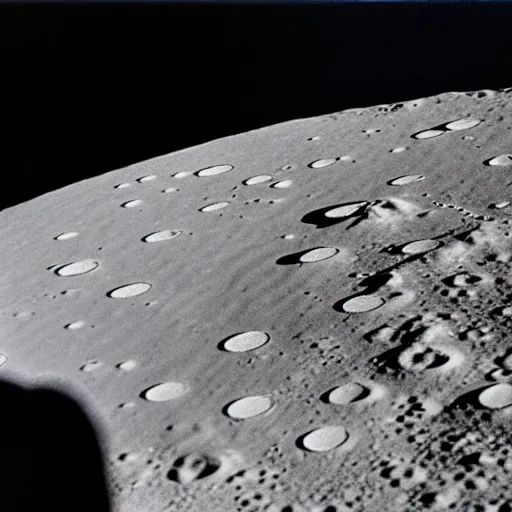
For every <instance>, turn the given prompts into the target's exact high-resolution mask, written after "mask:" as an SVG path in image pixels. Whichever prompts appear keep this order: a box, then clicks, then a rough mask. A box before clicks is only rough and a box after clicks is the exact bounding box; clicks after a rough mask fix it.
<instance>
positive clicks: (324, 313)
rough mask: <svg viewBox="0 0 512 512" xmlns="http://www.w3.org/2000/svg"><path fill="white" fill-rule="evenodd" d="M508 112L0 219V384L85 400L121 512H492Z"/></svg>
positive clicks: (506, 261) (232, 140)
mask: <svg viewBox="0 0 512 512" xmlns="http://www.w3.org/2000/svg"><path fill="white" fill-rule="evenodd" d="M511 108H512V89H502V90H499V91H492V90H484V91H476V92H468V93H462V92H451V93H444V94H440V95H438V96H435V97H428V98H420V99H417V100H414V101H406V102H403V103H397V104H392V105H377V106H372V107H367V108H353V109H349V110H346V111H342V112H337V113H333V114H330V115H322V116H319V117H314V118H309V119H298V120H294V121H290V122H286V123H282V124H277V125H274V126H269V127H267V128H263V129H258V130H254V131H251V132H247V133H242V134H240V135H237V136H232V137H226V138H223V139H219V140H214V141H212V142H208V143H206V144H202V145H199V146H195V147H191V148H188V149H185V150H182V151H177V152H175V153H172V154H168V155H164V156H160V157H157V158H153V159H151V160H148V161H145V162H142V163H138V164H135V165H130V166H128V167H125V168H123V169H119V170H115V171H112V172H109V173H107V174H104V175H101V176H98V177H95V178H93V179H89V180H85V181H81V182H79V183H76V184H74V185H71V186H68V187H65V188H62V189H60V190H56V191H53V192H51V193H49V194H45V195H43V196H40V197H38V198H36V199H33V200H31V201H28V202H26V203H22V204H19V205H17V206H15V207H13V208H9V209H6V210H4V211H2V212H1V213H0V220H1V222H0V226H1V228H0V229H1V236H2V247H3V250H2V251H1V253H0V258H1V265H2V268H3V272H2V274H1V276H0V287H1V294H0V301H1V302H0V314H1V331H0V333H1V338H0V372H1V374H2V375H3V377H5V378H7V379H8V378H13V379H15V380H17V381H18V380H21V381H23V382H28V383H31V384H34V385H37V384H39V383H47V382H52V381H56V382H57V381H58V382H59V383H63V385H65V386H67V388H68V389H69V390H70V391H73V392H75V393H77V394H78V395H80V396H83V397H85V398H86V401H87V404H88V405H89V407H90V410H91V411H94V418H93V419H94V421H95V423H96V424H97V425H98V429H99V431H101V433H102V442H103V449H104V452H105V459H106V461H107V468H108V483H109V488H110V492H111V495H112V501H113V505H114V510H115V511H120V512H135V511H137V512H139V511H144V512H162V511H170V512H173V511H177V512H182V511H187V512H205V511H212V512H221V511H240V512H250V511H269V512H347V511H377V510H383V511H404V512H415V511H424V510H433V511H440V510H456V511H466V512H467V511H486V512H505V511H510V510H512V491H511V489H510V481H511V478H512V448H511V446H512V428H511V427H512V345H511V341H510V330H511V328H512V304H511V301H512V291H511V285H512V207H511V202H510V201H511V190H512V189H510V188H509V187H510V186H511V185H512V116H511ZM4 420H5V421H8V418H4ZM34 423H35V424H34V426H37V421H35V422H34ZM4 442H9V440H4ZM43 470H44V468H43ZM77 499H79V497H77Z"/></svg>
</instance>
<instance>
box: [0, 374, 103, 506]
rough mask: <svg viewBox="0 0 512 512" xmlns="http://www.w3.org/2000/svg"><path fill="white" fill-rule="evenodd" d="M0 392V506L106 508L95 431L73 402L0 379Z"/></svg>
mask: <svg viewBox="0 0 512 512" xmlns="http://www.w3.org/2000/svg"><path fill="white" fill-rule="evenodd" d="M0 396H1V398H0V401H1V403H2V420H1V423H0V439H1V440H2V448H1V456H0V495H1V501H2V504H1V509H2V511H5V512H7V511H9V512H11V511H20V512H21V511H23V512H29V511H33V510H34V511H35V510H52V511H53V512H57V511H64V510H66V511H69V510H73V511H78V510H80V511H81V510H83V511H86V510H87V511H95V512H103V511H105V512H106V511H109V510H110V506H109V498H108V493H107V486H106V481H105V474H104V465H103V459H102V454H101V450H100V446H99V443H98V439H97V436H96V432H95V430H94V428H93V426H92V424H91V422H90V421H89V419H88V418H87V416H86V415H85V413H84V412H83V410H82V408H81V407H80V406H79V405H78V403H77V402H75V401H74V400H73V399H71V398H70V397H69V396H66V395H65V394H63V393H61V392H60V391H57V390H53V389H50V388H32V389H30V388H28V387H27V388H24V387H20V386H17V385H14V384H11V383H9V382H5V381H0Z"/></svg>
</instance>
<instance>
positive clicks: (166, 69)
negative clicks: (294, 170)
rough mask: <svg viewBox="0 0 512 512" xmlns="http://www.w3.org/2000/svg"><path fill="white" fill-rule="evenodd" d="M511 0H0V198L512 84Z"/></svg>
mask: <svg viewBox="0 0 512 512" xmlns="http://www.w3.org/2000/svg"><path fill="white" fill-rule="evenodd" d="M511 27H512V4H509V3H485V4H477V3H474V4H470V3H454V4H447V3H435V4H428V3H424V2H422V3H412V2H403V3H399V2H393V3H381V2H379V3H373V4H371V3H363V4H351V3H348V4H338V5H333V4H331V5H329V4H327V3H322V4H316V5H306V4H300V3H298V4H290V3H286V4H278V3H267V4H265V5H257V4H254V5H250V4H244V5H238V6H237V5H235V4H232V5H226V4H222V5H213V4H196V5H192V4H174V5H173V4H155V3H146V4H142V3H139V4H138V3H125V4H123V3H119V2H116V3H110V4H107V3H103V4H101V3H94V4H91V3H89V4H77V3H68V4H57V3H51V4H46V5H44V4H39V5H35V4H4V5H0V65H1V69H2V72H1V76H0V93H1V95H2V96H1V97H2V102H1V103H2V110H1V114H0V120H1V123H2V124H3V127H4V130H3V132H4V135H3V136H2V145H1V147H2V153H3V159H2V162H1V169H2V176H3V185H2V187H1V190H2V198H1V203H0V208H5V207H8V206H12V205H15V204H17V203H19V202H21V201H26V200H28V199H30V198H32V197H35V196H37V195H40V194H42V193H45V192H48V191H50V190H53V189H55V188H59V187H62V186H65V185H68V184H70V183H73V182H75V181H78V180H81V179H85V178H87V177H91V176H95V175H98V174H102V173H104V172H108V171H110V170H113V169H116V168H120V167H123V166H126V165H129V164H132V163H135V162H138V161H141V160H145V159H148V158H151V157H154V156H158V155H161V154H165V153H169V152H172V151H176V150H179V149H182V148H185V147H188V146H191V145H196V144H200V143H202V142H207V141H209V140H212V139H215V138H219V137H223V136H226V135H232V134H236V133H239V132H242V131H247V130H251V129H254V128H258V127H262V126H266V125H269V124H274V123H278V122H282V121H286V120H289V119H294V118H300V117H309V116H315V115H320V114H325V113H329V112H335V111H340V110H343V109H345V108H351V107H359V106H369V105H372V104H378V103H390V102H398V101H403V100H407V99H414V98H418V97H422V96H426V95H433V94H438V93H442V92H447V91H454V90H459V91H464V90H478V89H484V88H487V89H492V88H503V87H512V66H511V65H510V55H512V51H511V50H512V38H511V36H510V34H511Z"/></svg>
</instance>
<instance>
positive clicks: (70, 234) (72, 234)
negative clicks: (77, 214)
mask: <svg viewBox="0 0 512 512" xmlns="http://www.w3.org/2000/svg"><path fill="white" fill-rule="evenodd" d="M77 236H78V232H77V231H69V232H67V233H61V234H60V235H57V236H56V237H55V238H54V240H71V239H72V238H76V237H77Z"/></svg>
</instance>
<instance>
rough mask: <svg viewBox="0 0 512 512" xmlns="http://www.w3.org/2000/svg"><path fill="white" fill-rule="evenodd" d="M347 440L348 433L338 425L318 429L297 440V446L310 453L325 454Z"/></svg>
mask: <svg viewBox="0 0 512 512" xmlns="http://www.w3.org/2000/svg"><path fill="white" fill-rule="evenodd" d="M347 439H348V432H347V431H346V429H345V428H344V427H342V426H339V425H333V426H326V427H320V428H318V429H315V430H312V431H311V432H308V433H307V434H305V435H304V436H301V437H300V438H299V439H298V440H297V445H298V446H299V447H300V448H302V449H305V450H308V451H311V452H325V451H329V450H332V449H334V448H337V447H338V446H341V445H342V444H344V443H345V442H346V441H347Z"/></svg>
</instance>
